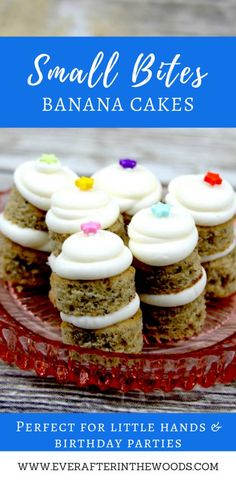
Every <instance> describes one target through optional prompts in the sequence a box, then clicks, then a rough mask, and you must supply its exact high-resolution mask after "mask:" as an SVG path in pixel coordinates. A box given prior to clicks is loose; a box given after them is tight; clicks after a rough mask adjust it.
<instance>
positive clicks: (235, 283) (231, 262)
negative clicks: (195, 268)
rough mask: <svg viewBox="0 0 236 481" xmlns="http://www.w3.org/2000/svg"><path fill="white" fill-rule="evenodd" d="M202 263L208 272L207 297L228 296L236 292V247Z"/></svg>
mask: <svg viewBox="0 0 236 481" xmlns="http://www.w3.org/2000/svg"><path fill="white" fill-rule="evenodd" d="M202 265H203V267H204V269H205V270H206V273H207V286H206V297H207V298H220V297H227V296H230V295H232V294H234V293H235V292H236V268H235V266H236V247H235V248H234V250H233V251H232V252H230V253H229V254H228V255H226V256H224V257H221V258H220V259H215V260H214V261H210V262H205V263H203V264H202Z"/></svg>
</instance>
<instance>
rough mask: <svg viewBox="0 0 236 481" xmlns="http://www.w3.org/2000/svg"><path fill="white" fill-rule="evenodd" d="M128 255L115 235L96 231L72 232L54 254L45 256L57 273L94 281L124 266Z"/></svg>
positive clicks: (117, 271)
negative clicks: (56, 254)
mask: <svg viewBox="0 0 236 481" xmlns="http://www.w3.org/2000/svg"><path fill="white" fill-rule="evenodd" d="M131 263H132V254H131V252H130V250H129V249H128V248H127V247H126V246H124V243H123V241H122V240H121V239H120V237H118V236H117V235H115V234H113V233H112V232H109V231H99V232H97V233H96V235H87V234H85V233H84V232H79V233H76V234H72V235H71V236H70V237H68V239H66V240H65V242H64V243H63V246H62V252H61V253H60V254H59V256H58V257H55V256H54V255H53V254H51V256H50V257H49V264H50V267H51V269H52V271H53V272H55V273H56V274H57V275H58V276H60V277H63V278H65V279H70V280H95V279H104V278H107V277H112V276H115V275H117V274H120V273H121V272H123V271H125V270H126V269H128V267H129V266H130V265H131Z"/></svg>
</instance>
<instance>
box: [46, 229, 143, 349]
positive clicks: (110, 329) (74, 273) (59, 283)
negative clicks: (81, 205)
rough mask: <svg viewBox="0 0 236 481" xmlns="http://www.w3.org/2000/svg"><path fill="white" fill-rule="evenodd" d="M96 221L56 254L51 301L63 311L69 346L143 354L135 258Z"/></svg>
mask: <svg viewBox="0 0 236 481" xmlns="http://www.w3.org/2000/svg"><path fill="white" fill-rule="evenodd" d="M100 227H101V226H100V224H98V223H97V222H92V221H91V222H88V223H85V224H82V225H81V231H80V232H79V233H77V234H72V235H71V236H70V237H68V238H67V239H66V240H65V242H64V243H63V245H62V251H61V253H60V254H59V255H58V256H55V255H54V254H51V256H50V258H49V264H50V266H51V269H52V275H51V293H50V299H51V300H52V302H53V303H54V305H55V306H56V307H57V309H58V310H59V311H60V316H61V319H62V321H63V322H62V324H61V329H62V336H63V340H64V342H65V343H67V344H72V345H78V346H81V347H84V348H96V349H102V350H105V351H116V352H127V353H138V352H140V351H141V350H142V345H143V336H142V313H141V311H140V308H139V304H140V301H139V297H138V295H137V294H136V291H135V270H134V268H133V267H132V266H131V263H132V254H131V252H130V250H129V249H128V247H126V246H125V245H124V243H123V241H122V239H121V238H120V237H118V236H117V235H116V234H114V233H113V232H109V231H107V230H101V229H100Z"/></svg>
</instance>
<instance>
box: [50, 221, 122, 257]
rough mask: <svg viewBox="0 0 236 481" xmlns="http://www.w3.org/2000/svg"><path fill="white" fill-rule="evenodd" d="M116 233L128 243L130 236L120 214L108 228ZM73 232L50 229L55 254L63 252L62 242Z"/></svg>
mask: <svg viewBox="0 0 236 481" xmlns="http://www.w3.org/2000/svg"><path fill="white" fill-rule="evenodd" d="M106 230H108V231H110V232H113V233H114V234H117V235H118V236H119V237H121V239H122V240H123V242H124V244H125V245H127V244H128V236H127V234H126V230H125V226H124V220H123V217H122V215H121V214H120V215H119V217H118V219H117V220H116V222H114V224H112V225H111V226H110V227H109V228H108V229H106ZM70 235H71V234H58V233H57V232H52V231H49V237H50V239H51V240H52V243H53V250H52V252H53V254H54V255H55V256H58V255H59V254H60V253H61V249H62V244H63V242H65V240H66V239H67V238H68V237H69V236H70Z"/></svg>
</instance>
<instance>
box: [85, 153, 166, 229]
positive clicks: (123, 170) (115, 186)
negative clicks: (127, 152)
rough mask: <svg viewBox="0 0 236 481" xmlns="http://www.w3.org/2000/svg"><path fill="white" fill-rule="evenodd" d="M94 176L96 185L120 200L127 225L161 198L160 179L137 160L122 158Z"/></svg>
mask: <svg viewBox="0 0 236 481" xmlns="http://www.w3.org/2000/svg"><path fill="white" fill-rule="evenodd" d="M93 177H94V180H95V184H96V186H97V187H98V188H100V189H101V190H103V191H105V192H108V193H109V194H110V195H111V197H113V198H114V199H115V200H116V201H117V202H118V204H119V207H120V211H121V213H122V214H123V217H124V221H125V224H126V225H128V224H129V222H130V220H131V218H132V216H133V215H134V214H136V212H138V211H139V210H141V209H143V208H144V207H149V206H151V205H152V204H155V202H158V201H159V200H160V199H161V195H162V187H161V184H160V182H159V180H158V179H157V178H156V177H155V175H154V174H153V173H152V172H150V171H149V170H148V169H146V168H145V167H143V166H141V165H138V163H137V162H136V161H135V160H131V159H122V160H120V161H119V163H117V164H112V165H109V166H108V167H105V168H104V169H101V170H100V171H98V172H97V173H96V174H95V175H94V176H93Z"/></svg>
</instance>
